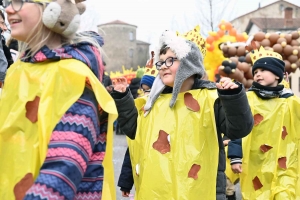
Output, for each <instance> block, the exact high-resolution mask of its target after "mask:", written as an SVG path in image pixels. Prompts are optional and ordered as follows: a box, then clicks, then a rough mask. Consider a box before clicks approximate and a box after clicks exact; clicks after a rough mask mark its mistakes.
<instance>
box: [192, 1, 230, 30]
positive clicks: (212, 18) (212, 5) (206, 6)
mask: <svg viewBox="0 0 300 200" xmlns="http://www.w3.org/2000/svg"><path fill="white" fill-rule="evenodd" d="M235 4H236V0H196V6H197V9H198V13H199V15H198V16H197V18H198V21H199V24H200V25H201V32H202V34H204V35H207V33H208V32H209V31H217V30H218V24H219V23H220V22H221V20H222V19H225V20H227V21H229V20H231V19H232V17H233V16H234V15H235V10H236V9H235Z"/></svg>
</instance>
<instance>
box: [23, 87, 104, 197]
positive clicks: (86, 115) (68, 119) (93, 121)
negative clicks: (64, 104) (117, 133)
mask: <svg viewBox="0 0 300 200" xmlns="http://www.w3.org/2000/svg"><path fill="white" fill-rule="evenodd" d="M99 133H100V124H99V115H98V107H97V101H96V98H95V96H94V94H93V92H92V91H91V90H90V89H89V88H87V87H86V88H85V90H84V92H83V94H82V96H81V97H80V99H78V100H77V101H76V102H75V103H74V104H73V105H72V106H71V107H70V108H69V109H68V111H67V112H66V113H65V114H64V116H63V117H62V118H61V120H60V121H59V123H58V124H57V125H56V127H55V129H54V131H53V133H52V135H51V139H50V143H49V145H48V151H47V157H46V159H45V161H44V163H43V165H42V168H41V169H40V174H39V176H38V177H37V179H36V181H35V183H34V185H33V186H32V187H31V188H30V189H29V190H28V191H27V193H26V196H25V198H24V199H25V200H29V199H30V200H41V199H43V200H45V199H74V197H75V195H76V193H77V189H78V186H79V185H80V183H81V181H82V178H83V176H84V174H85V172H86V170H87V166H88V163H89V161H90V160H91V159H92V156H93V149H94V146H95V143H96V140H97V137H98V135H99Z"/></svg>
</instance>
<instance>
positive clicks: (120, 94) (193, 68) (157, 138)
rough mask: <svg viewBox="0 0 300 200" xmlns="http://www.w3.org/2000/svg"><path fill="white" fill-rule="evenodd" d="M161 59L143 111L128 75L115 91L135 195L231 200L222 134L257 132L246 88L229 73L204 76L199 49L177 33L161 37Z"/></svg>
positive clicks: (236, 135)
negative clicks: (215, 78) (214, 78)
mask: <svg viewBox="0 0 300 200" xmlns="http://www.w3.org/2000/svg"><path fill="white" fill-rule="evenodd" d="M198 34H199V33H198ZM197 37H198V39H199V37H201V36H195V39H196V38H197ZM199 46H200V48H201V46H202V45H199ZM203 46H204V47H205V44H204V45H203ZM155 56H156V64H155V65H156V67H157V69H158V70H159V74H158V76H157V77H156V78H155V81H154V83H153V86H152V88H151V92H150V94H149V96H148V98H147V100H144V102H143V103H140V104H139V106H137V108H136V107H135V104H134V101H133V98H132V96H131V94H130V92H129V91H128V88H127V87H126V86H127V85H126V80H124V79H119V80H118V81H119V82H118V83H116V85H115V87H114V92H113V93H112V96H113V98H114V99H115V102H116V105H117V109H118V111H119V116H120V117H119V122H120V126H121V129H122V130H123V132H125V133H126V135H127V136H128V137H129V138H130V139H129V140H128V141H129V150H130V157H131V160H132V167H133V174H134V185H135V188H136V196H135V198H136V199H139V200H144V199H149V200H150V199H151V200H153V199H164V200H171V199H181V200H183V199H188V200H196V199H206V200H210V199H211V200H212V199H213V200H215V199H218V200H221V199H222V200H224V199H226V195H225V187H226V177H225V174H224V170H225V154H224V146H223V142H222V137H221V132H223V133H225V134H228V137H229V138H241V137H243V136H246V135H247V134H248V132H249V131H250V130H251V127H252V125H253V118H252V116H251V112H250V110H249V106H248V102H247V98H246V94H245V91H244V89H243V87H242V85H241V84H240V83H237V82H232V80H231V79H228V78H223V79H222V80H221V81H222V82H221V83H218V84H214V83H212V82H210V81H206V80H201V79H200V78H201V77H202V75H203V74H204V67H203V55H202V53H201V52H200V49H199V48H198V46H197V45H196V43H194V42H192V41H188V40H186V39H185V38H183V37H181V36H177V34H175V33H173V32H171V31H165V32H164V33H163V34H162V36H161V38H160V43H159V48H158V50H157V51H156V53H155ZM218 96H219V98H218Z"/></svg>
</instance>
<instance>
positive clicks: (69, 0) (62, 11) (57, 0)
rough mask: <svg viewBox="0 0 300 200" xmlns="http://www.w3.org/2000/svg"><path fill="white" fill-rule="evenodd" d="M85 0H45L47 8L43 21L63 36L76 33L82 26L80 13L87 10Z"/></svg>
mask: <svg viewBox="0 0 300 200" xmlns="http://www.w3.org/2000/svg"><path fill="white" fill-rule="evenodd" d="M83 1H85V0H52V1H51V0H43V2H44V3H45V4H46V8H45V10H44V12H43V16H42V21H43V23H44V25H45V26H46V27H47V28H49V29H50V30H51V31H53V32H56V33H58V34H60V35H63V36H70V35H73V34H75V33H76V31H77V30H78V28H79V26H80V15H81V14H82V13H84V11H85V5H84V4H83V3H81V2H83Z"/></svg>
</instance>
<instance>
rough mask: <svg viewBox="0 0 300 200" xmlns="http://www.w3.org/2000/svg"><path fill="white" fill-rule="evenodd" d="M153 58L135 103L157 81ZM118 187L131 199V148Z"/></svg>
mask: <svg viewBox="0 0 300 200" xmlns="http://www.w3.org/2000/svg"><path fill="white" fill-rule="evenodd" d="M151 54H152V58H151V59H150V61H148V62H147V64H146V67H145V73H144V75H143V77H142V79H141V83H140V87H141V90H142V95H141V96H140V97H138V98H137V99H136V100H135V101H139V99H140V98H143V97H145V96H147V95H148V94H149V93H150V91H151V88H152V85H153V82H154V80H155V77H156V75H157V74H158V71H157V70H156V68H155V66H153V59H154V52H153V51H152V52H151ZM118 186H119V187H120V190H121V191H122V196H123V197H129V194H130V190H131V189H132V186H133V174H132V165H131V160H130V155H129V148H127V150H126V153H125V156H124V161H123V165H122V169H121V174H120V176H119V181H118Z"/></svg>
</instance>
